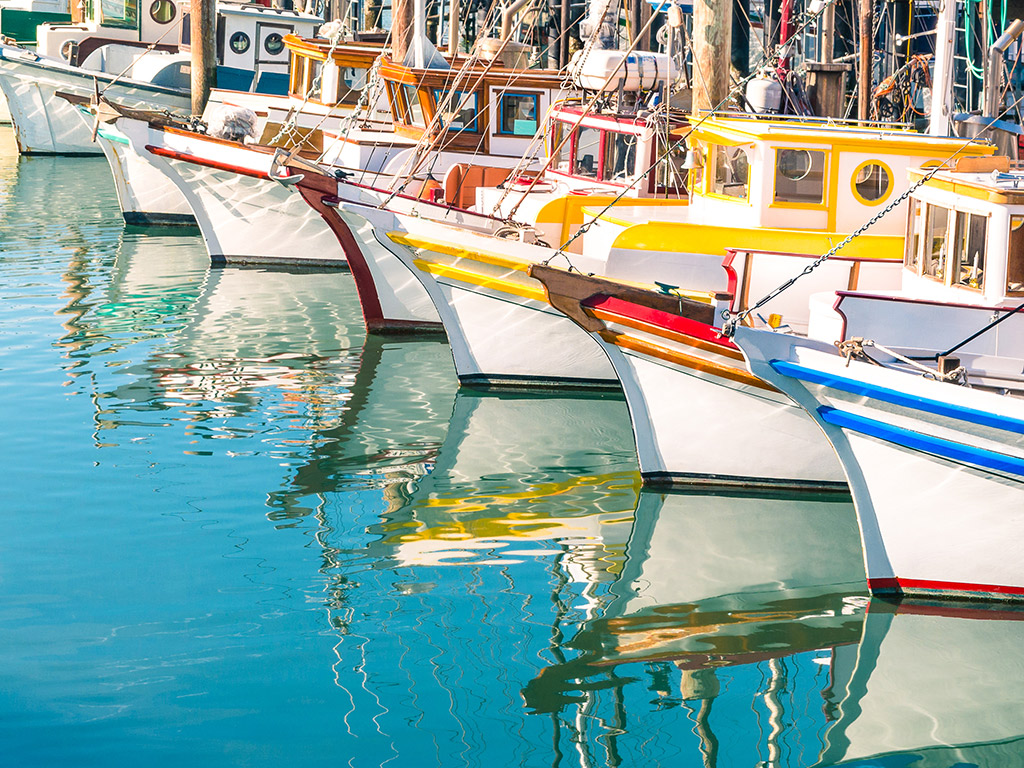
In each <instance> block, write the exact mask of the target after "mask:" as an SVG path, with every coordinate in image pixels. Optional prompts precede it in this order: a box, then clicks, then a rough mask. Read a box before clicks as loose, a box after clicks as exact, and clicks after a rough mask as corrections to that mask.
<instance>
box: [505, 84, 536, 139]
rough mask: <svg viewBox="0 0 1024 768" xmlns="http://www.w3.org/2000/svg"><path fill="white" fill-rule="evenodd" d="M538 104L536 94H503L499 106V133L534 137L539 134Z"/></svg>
mask: <svg viewBox="0 0 1024 768" xmlns="http://www.w3.org/2000/svg"><path fill="white" fill-rule="evenodd" d="M537 102H538V97H537V96H536V95H535V94H528V93H506V94H503V95H502V97H501V102H500V106H499V110H500V111H499V120H498V133H507V134H512V135H513V136H533V135H534V134H535V133H536V132H537Z"/></svg>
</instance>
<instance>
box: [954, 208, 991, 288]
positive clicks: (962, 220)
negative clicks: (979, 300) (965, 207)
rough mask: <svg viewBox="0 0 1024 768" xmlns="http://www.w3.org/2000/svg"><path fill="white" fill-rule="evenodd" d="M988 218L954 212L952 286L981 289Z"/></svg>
mask: <svg viewBox="0 0 1024 768" xmlns="http://www.w3.org/2000/svg"><path fill="white" fill-rule="evenodd" d="M987 236H988V217H987V216H979V215H978V214H976V213H964V212H963V211H957V212H956V240H955V243H956V250H955V251H954V253H953V259H954V261H953V284H954V285H961V286H964V287H966V288H979V289H980V288H981V287H982V285H983V284H984V283H983V281H984V277H985V240H986V237H987Z"/></svg>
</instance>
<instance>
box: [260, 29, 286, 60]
mask: <svg viewBox="0 0 1024 768" xmlns="http://www.w3.org/2000/svg"><path fill="white" fill-rule="evenodd" d="M263 50H265V51H266V52H267V53H269V54H270V55H271V56H277V54H279V53H280V52H281V51H283V50H284V38H283V37H281V36H280V35H279V34H277V32H271V33H270V34H269V35H267V39H266V40H264V41H263Z"/></svg>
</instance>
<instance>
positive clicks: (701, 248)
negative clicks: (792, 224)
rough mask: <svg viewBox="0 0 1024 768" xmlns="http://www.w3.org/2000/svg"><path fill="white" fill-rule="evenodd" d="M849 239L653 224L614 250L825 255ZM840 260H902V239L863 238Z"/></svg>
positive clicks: (632, 231)
mask: <svg viewBox="0 0 1024 768" xmlns="http://www.w3.org/2000/svg"><path fill="white" fill-rule="evenodd" d="M845 237H846V235H845V234H844V233H841V232H825V231H821V230H799V229H769V228H766V227H765V228H749V227H722V226H713V225H711V224H695V223H692V222H673V221H661V222H658V221H652V222H649V223H647V224H636V225H634V226H632V227H629V228H628V229H626V230H624V231H622V232H620V233H619V235H618V236H617V237H616V238H615V241H614V242H613V243H612V247H613V248H622V249H626V250H634V251H662V252H677V251H684V252H685V253H698V254H701V253H702V254H708V255H711V256H724V255H725V252H726V250H727V249H729V248H737V249H740V250H742V249H744V248H746V249H750V250H758V251H779V252H784V253H807V254H816V255H817V254H822V253H825V252H826V251H828V250H829V249H830V248H832V247H833V246H834V245H837V244H838V243H840V242H841V241H842V240H843V239H844V238H845ZM839 256H845V257H847V258H865V259H902V258H903V236H902V235H862V236H861V237H857V238H854V239H853V240H852V241H851V242H849V243H847V244H846V245H845V246H844V247H843V250H841V251H840V252H839Z"/></svg>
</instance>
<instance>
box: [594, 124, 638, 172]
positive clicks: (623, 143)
mask: <svg viewBox="0 0 1024 768" xmlns="http://www.w3.org/2000/svg"><path fill="white" fill-rule="evenodd" d="M638 141H639V137H638V136H635V135H634V134H632V133H612V132H611V131H609V132H607V133H606V134H605V140H604V144H605V156H604V170H603V171H602V178H604V179H605V180H606V181H623V182H624V181H626V180H627V179H628V178H629V177H630V176H632V175H633V174H634V173H635V172H636V169H635V166H636V145H637V142H638Z"/></svg>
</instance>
